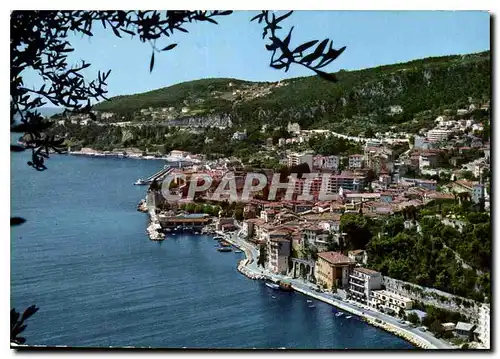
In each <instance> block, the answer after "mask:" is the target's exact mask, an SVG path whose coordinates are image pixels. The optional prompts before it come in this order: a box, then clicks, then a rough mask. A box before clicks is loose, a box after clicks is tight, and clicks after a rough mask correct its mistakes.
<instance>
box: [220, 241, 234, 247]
mask: <svg viewBox="0 0 500 359" xmlns="http://www.w3.org/2000/svg"><path fill="white" fill-rule="evenodd" d="M219 244H220V246H221V247H231V243H227V242H224V241H220V242H219Z"/></svg>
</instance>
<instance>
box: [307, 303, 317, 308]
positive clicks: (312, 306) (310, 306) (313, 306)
mask: <svg viewBox="0 0 500 359" xmlns="http://www.w3.org/2000/svg"><path fill="white" fill-rule="evenodd" d="M308 307H309V308H316V306H315V305H314V304H311V305H308Z"/></svg>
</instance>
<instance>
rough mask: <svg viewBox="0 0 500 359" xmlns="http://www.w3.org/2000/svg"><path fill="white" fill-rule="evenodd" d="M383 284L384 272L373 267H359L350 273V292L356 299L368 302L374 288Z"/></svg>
mask: <svg viewBox="0 0 500 359" xmlns="http://www.w3.org/2000/svg"><path fill="white" fill-rule="evenodd" d="M381 286H382V274H380V273H379V272H376V271H374V270H371V269H367V268H362V267H357V268H354V269H353V270H352V273H351V274H350V275H349V294H350V295H351V297H352V298H353V299H354V300H357V301H359V302H362V303H364V304H368V303H369V301H370V297H371V295H372V291H373V290H378V289H380V288H381Z"/></svg>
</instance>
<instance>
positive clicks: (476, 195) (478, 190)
mask: <svg viewBox="0 0 500 359" xmlns="http://www.w3.org/2000/svg"><path fill="white" fill-rule="evenodd" d="M481 199H484V185H483V184H481V183H476V184H474V185H473V186H472V202H474V203H479V202H480V201H481Z"/></svg>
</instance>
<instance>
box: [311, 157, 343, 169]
mask: <svg viewBox="0 0 500 359" xmlns="http://www.w3.org/2000/svg"><path fill="white" fill-rule="evenodd" d="M339 164H340V158H339V156H314V157H313V168H314V169H325V170H332V171H333V170H337V169H338V168H339Z"/></svg>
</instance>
